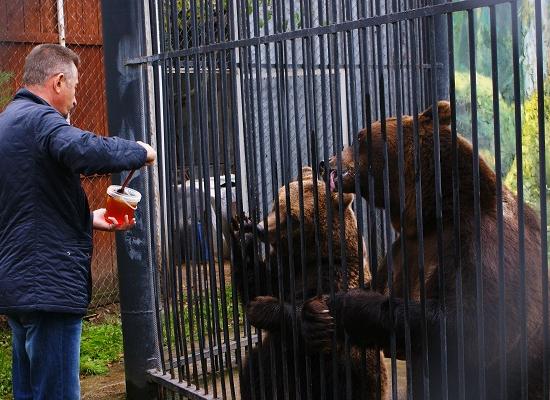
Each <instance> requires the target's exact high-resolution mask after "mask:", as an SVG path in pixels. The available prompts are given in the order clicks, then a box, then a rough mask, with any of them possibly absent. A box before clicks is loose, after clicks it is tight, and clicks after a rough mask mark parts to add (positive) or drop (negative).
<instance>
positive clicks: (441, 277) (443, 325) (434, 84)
mask: <svg viewBox="0 0 550 400" xmlns="http://www.w3.org/2000/svg"><path fill="white" fill-rule="evenodd" d="M436 18H437V17H432V18H430V19H428V20H427V23H428V30H429V31H428V43H429V47H428V48H429V54H430V64H431V69H430V71H431V77H430V83H431V94H432V96H431V97H432V116H433V143H434V148H433V152H434V154H433V156H434V166H435V205H436V227H437V228H436V229H437V258H438V265H437V270H438V286H439V291H438V302H439V310H440V311H441V313H440V317H439V329H440V331H439V340H440V351H441V355H440V356H441V359H440V362H441V364H440V374H441V395H442V397H441V398H442V399H447V397H448V381H447V304H446V292H445V289H446V288H445V286H446V279H445V275H446V271H445V257H444V255H443V246H444V245H443V194H442V189H441V158H440V141H439V128H440V126H439V114H438V100H439V98H440V93H439V88H440V86H441V85H440V84H439V77H438V75H439V73H440V71H439V70H438V68H437V67H438V61H440V60H438V59H437V57H436V56H437V53H436V51H437V50H436V40H435V30H436ZM439 33H441V32H439ZM443 41H444V39H443V38H441V42H443Z"/></svg>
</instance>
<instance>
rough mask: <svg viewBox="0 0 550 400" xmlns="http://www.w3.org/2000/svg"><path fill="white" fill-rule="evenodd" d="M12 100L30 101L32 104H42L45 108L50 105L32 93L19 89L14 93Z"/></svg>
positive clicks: (25, 89)
mask: <svg viewBox="0 0 550 400" xmlns="http://www.w3.org/2000/svg"><path fill="white" fill-rule="evenodd" d="M13 100H30V101H32V102H34V103H38V104H44V105H46V106H50V107H51V105H50V103H48V102H47V101H46V100H44V99H43V98H42V97H40V96H37V95H35V94H34V93H33V92H31V91H30V90H29V89H27V88H21V89H19V90H18V91H17V93H15V96H14V97H13Z"/></svg>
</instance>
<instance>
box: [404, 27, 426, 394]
mask: <svg viewBox="0 0 550 400" xmlns="http://www.w3.org/2000/svg"><path fill="white" fill-rule="evenodd" d="M420 26H421V24H420V22H419V21H418V20H414V21H412V23H411V31H410V35H411V43H419V41H417V32H418V31H419V30H420ZM417 51H418V55H419V59H418V64H420V65H422V61H423V58H422V53H421V51H420V45H419V47H416V48H415V49H413V51H412V53H411V63H412V65H413V67H414V71H415V72H414V73H413V76H412V87H413V90H412V93H413V99H412V100H413V101H412V113H413V136H414V139H413V148H414V170H415V173H414V176H415V200H416V231H417V235H418V250H417V252H418V260H417V262H418V278H419V281H420V307H421V336H422V337H421V349H422V371H421V374H422V380H423V392H424V397H425V398H429V396H430V392H429V371H428V347H427V341H428V339H427V327H426V288H425V274H424V267H425V265H424V221H423V217H422V163H421V157H420V154H421V149H420V129H419V124H418V98H419V100H420V101H421V102H422V98H423V96H422V90H421V88H422V86H419V84H422V83H423V82H424V81H423V80H422V70H419V69H418V68H416V64H417ZM418 75H420V79H419V78H418ZM421 104H422V103H421ZM407 374H408V377H409V379H408V382H412V380H413V375H412V374H413V371H412V369H411V370H409V369H407ZM416 379H418V378H416ZM407 390H408V396H409V398H410V397H412V396H413V388H412V385H407ZM415 395H419V393H417V394H415Z"/></svg>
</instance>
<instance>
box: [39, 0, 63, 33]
mask: <svg viewBox="0 0 550 400" xmlns="http://www.w3.org/2000/svg"><path fill="white" fill-rule="evenodd" d="M40 32H42V33H50V34H55V35H56V37H57V39H56V42H59V32H58V30H57V2H56V0H40Z"/></svg>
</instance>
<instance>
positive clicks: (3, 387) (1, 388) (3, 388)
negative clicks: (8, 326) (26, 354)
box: [0, 330, 11, 399]
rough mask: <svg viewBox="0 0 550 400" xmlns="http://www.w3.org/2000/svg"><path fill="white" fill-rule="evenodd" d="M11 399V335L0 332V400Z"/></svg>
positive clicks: (6, 331) (4, 331) (7, 332)
mask: <svg viewBox="0 0 550 400" xmlns="http://www.w3.org/2000/svg"><path fill="white" fill-rule="evenodd" d="M6 398H11V335H10V332H9V330H0V399H6Z"/></svg>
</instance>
